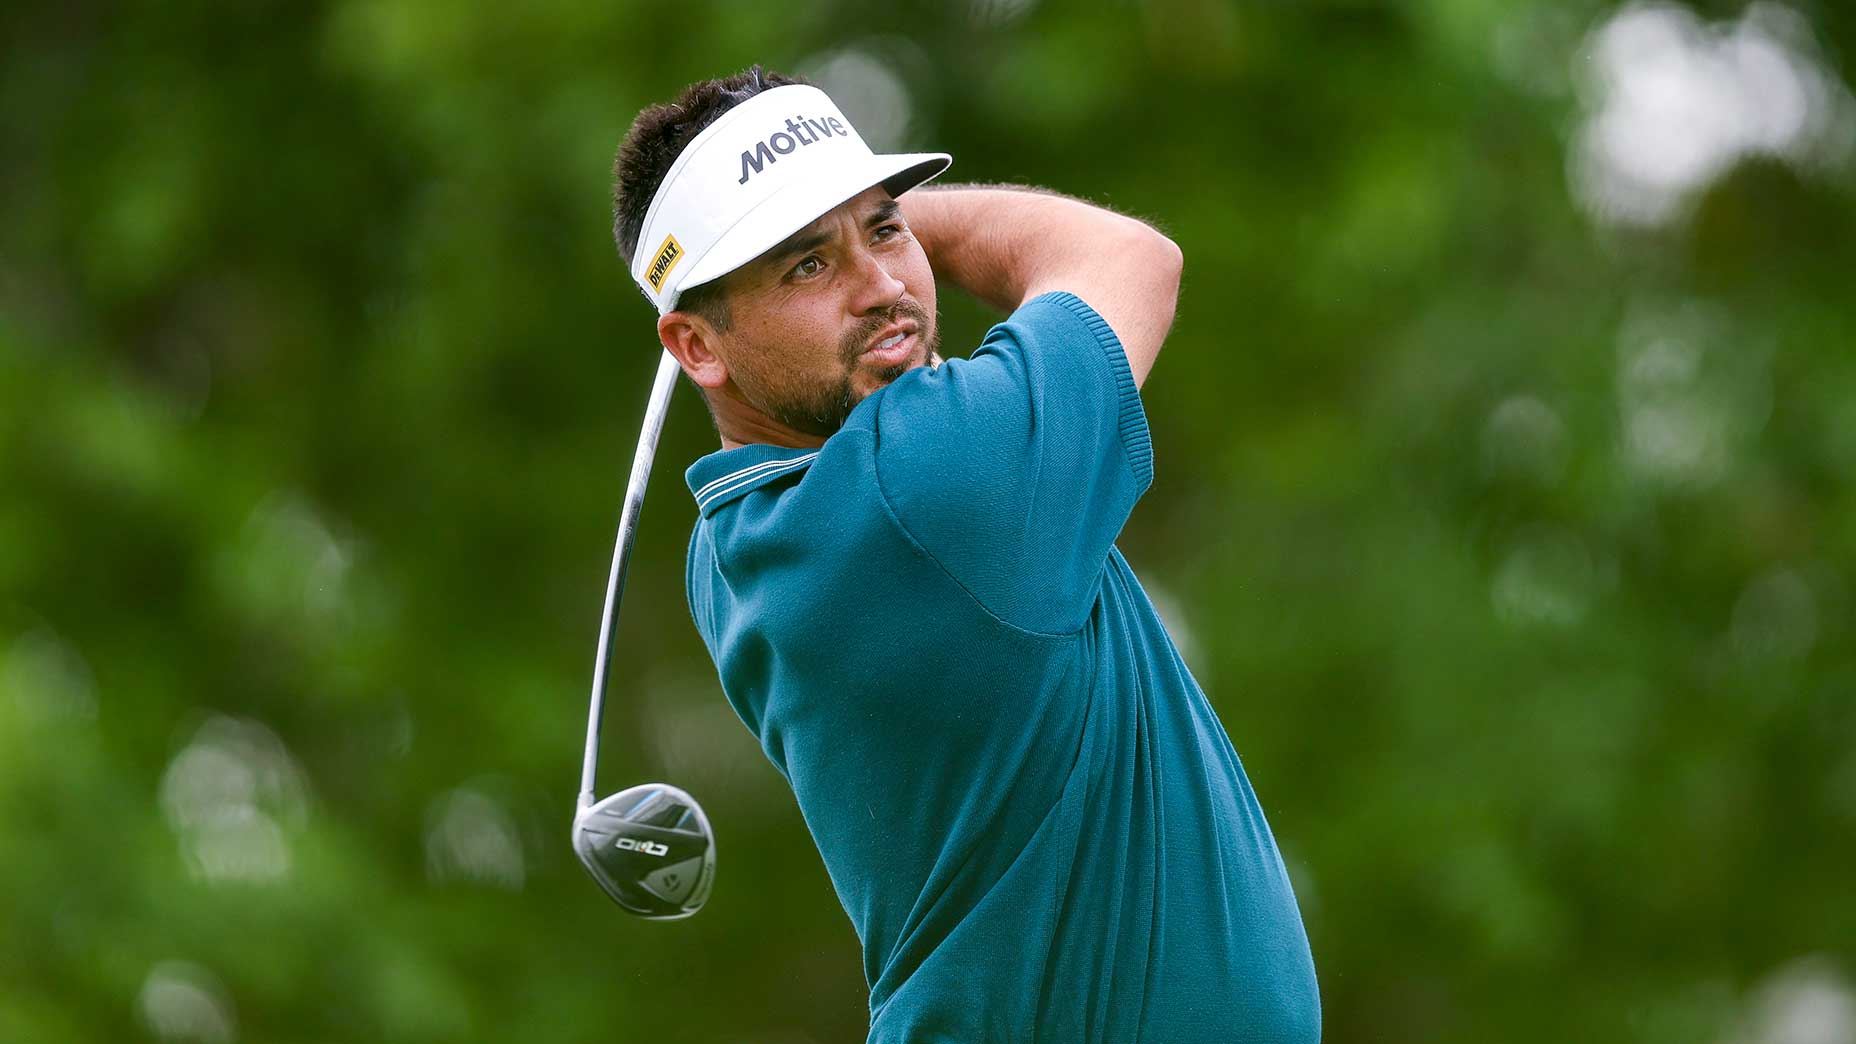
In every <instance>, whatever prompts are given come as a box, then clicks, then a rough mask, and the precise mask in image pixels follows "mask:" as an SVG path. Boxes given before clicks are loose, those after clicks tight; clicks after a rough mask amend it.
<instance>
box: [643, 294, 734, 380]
mask: <svg viewBox="0 0 1856 1044" xmlns="http://www.w3.org/2000/svg"><path fill="white" fill-rule="evenodd" d="M657 339H658V340H660V341H662V342H664V348H665V349H666V350H668V351H669V352H670V354H672V355H674V356H676V357H677V362H679V363H681V364H683V372H684V373H687V374H689V375H690V380H692V381H695V382H696V383H697V384H698V385H700V386H702V387H704V388H720V387H721V386H722V385H724V384H727V383H728V364H727V363H725V362H723V361H722V357H721V356H719V355H717V354H715V344H716V333H715V327H713V326H710V325H709V321H708V320H707V319H704V318H703V317H702V316H700V315H696V314H694V313H692V312H671V313H670V314H668V315H662V316H659V317H658V319H657Z"/></svg>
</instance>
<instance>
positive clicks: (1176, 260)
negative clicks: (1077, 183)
mask: <svg viewBox="0 0 1856 1044" xmlns="http://www.w3.org/2000/svg"><path fill="white" fill-rule="evenodd" d="M900 202H901V203H902V213H903V217H904V218H905V219H906V220H907V221H908V223H909V228H910V230H911V231H912V232H913V233H914V235H915V238H916V239H917V240H918V241H920V242H921V244H922V249H923V250H924V251H925V252H926V253H927V255H928V263H929V264H930V265H931V266H932V267H933V268H934V270H935V273H936V274H937V275H938V276H940V277H942V278H945V279H947V280H949V281H951V282H952V283H954V285H956V286H958V287H960V288H961V289H963V290H965V291H967V292H968V293H970V294H972V295H973V296H975V297H977V298H979V299H980V300H981V301H984V302H986V303H987V304H989V305H991V306H993V307H994V308H997V309H999V310H1000V311H1004V312H1010V311H1012V310H1014V309H1016V308H1017V307H1018V306H1019V305H1021V304H1023V303H1024V302H1026V301H1028V300H1030V299H1031V298H1033V297H1036V296H1038V295H1039V294H1042V293H1048V292H1050V291H1052V290H1067V291H1069V292H1070V293H1073V294H1075V295H1076V296H1078V297H1080V298H1082V299H1083V300H1084V301H1086V302H1088V303H1089V305H1090V307H1092V308H1094V309H1095V310H1096V312H1097V313H1099V314H1100V315H1101V316H1102V318H1103V319H1105V320H1107V321H1108V325H1109V328H1110V329H1112V330H1114V331H1115V336H1116V337H1118V338H1120V340H1121V347H1122V351H1123V352H1125V353H1126V354H1127V357H1128V367H1129V369H1131V370H1133V371H1134V383H1135V384H1136V386H1139V385H1140V384H1141V383H1142V382H1143V381H1145V380H1146V379H1147V372H1148V371H1149V370H1151V369H1152V368H1153V365H1154V358H1155V357H1156V356H1158V355H1159V354H1160V346H1161V344H1162V343H1163V342H1164V341H1165V340H1166V334H1167V330H1168V329H1170V328H1171V327H1172V325H1173V310H1174V307H1175V306H1176V305H1177V303H1178V300H1179V272H1180V266H1181V263H1182V258H1181V255H1180V252H1179V247H1178V246H1176V245H1175V244H1174V243H1173V241H1172V240H1170V239H1168V238H1167V237H1166V236H1163V235H1161V234H1160V233H1159V232H1158V231H1156V230H1155V229H1154V228H1153V227H1151V226H1149V225H1147V224H1145V223H1143V222H1140V221H1136V220H1135V219H1133V218H1130V217H1123V216H1122V215H1120V214H1116V213H1114V212H1112V211H1108V210H1104V209H1102V208H1100V207H1096V206H1092V205H1090V204H1088V203H1084V202H1082V201H1081V200H1076V199H1071V198H1069V197H1067V196H1060V195H1057V194H1055V193H1052V192H1046V191H1044V190H1042V189H1024V188H1015V187H1008V186H981V185H950V186H932V185H931V186H927V187H924V188H919V189H916V190H914V191H912V192H907V193H904V194H903V196H902V198H901V200H900Z"/></svg>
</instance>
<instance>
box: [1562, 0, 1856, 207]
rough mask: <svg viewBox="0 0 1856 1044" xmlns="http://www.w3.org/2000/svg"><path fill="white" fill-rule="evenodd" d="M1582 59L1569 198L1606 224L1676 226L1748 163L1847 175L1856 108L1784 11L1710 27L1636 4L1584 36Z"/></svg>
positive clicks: (1675, 10)
mask: <svg viewBox="0 0 1856 1044" xmlns="http://www.w3.org/2000/svg"><path fill="white" fill-rule="evenodd" d="M1579 62H1580V66H1579V70H1578V71H1579V76H1578V80H1579V83H1578V86H1579V88H1580V93H1581V96H1582V97H1583V98H1584V100H1585V107H1586V110H1587V112H1586V117H1585V120H1584V122H1583V124H1582V125H1581V126H1580V128H1579V130H1578V132H1577V135H1576V139H1575V142H1574V146H1573V151H1572V156H1571V163H1572V170H1571V176H1572V183H1573V190H1574V192H1575V194H1576V195H1577V196H1578V197H1579V199H1580V202H1581V203H1583V204H1584V206H1585V207H1586V208H1587V209H1588V210H1589V211H1590V212H1591V213H1592V214H1593V215H1594V216H1595V217H1597V218H1598V219H1599V220H1601V221H1603V222H1606V223H1611V224H1622V225H1660V224H1665V223H1667V222H1670V221H1672V220H1674V219H1676V218H1678V217H1681V216H1682V215H1683V214H1684V213H1685V212H1686V209H1687V207H1688V205H1689V204H1690V203H1692V202H1693V199H1694V197H1695V195H1696V194H1697V193H1699V192H1700V191H1701V190H1703V189H1705V188H1706V187H1707V186H1708V185H1709V184H1711V183H1712V182H1713V181H1714V180H1715V179H1716V178H1719V177H1720V176H1721V175H1723V174H1725V173H1727V172H1728V171H1729V170H1731V169H1732V168H1733V167H1734V166H1735V164H1737V163H1739V162H1740V161H1741V160H1742V159H1744V158H1746V157H1748V156H1753V155H1766V156H1773V157H1776V158H1779V159H1781V160H1784V161H1786V162H1788V163H1790V164H1791V165H1793V166H1794V167H1796V168H1798V169H1800V170H1805V171H1817V170H1827V169H1835V168H1840V167H1844V166H1846V165H1847V164H1848V162H1849V160H1850V157H1851V154H1852V149H1853V147H1856V100H1853V99H1852V97H1851V95H1850V91H1849V89H1848V88H1847V87H1846V86H1844V84H1843V82H1842V81H1841V80H1840V79H1838V77H1837V76H1836V74H1835V73H1834V72H1833V71H1832V70H1831V69H1830V68H1829V67H1828V65H1827V63H1826V62H1825V61H1824V59H1823V57H1822V52H1821V50H1820V48H1819V47H1818V45H1817V43H1816V40H1815V39H1814V37H1813V35H1812V32H1811V28H1810V25H1809V23H1807V22H1806V21H1805V19H1804V18H1803V16H1801V15H1799V14H1798V13H1797V12H1795V11H1793V10H1792V9H1790V8H1788V7H1783V6H1780V5H1778V4H1773V3H1756V4H1753V5H1752V6H1750V7H1748V8H1747V9H1746V11H1745V12H1744V13H1743V14H1742V15H1741V17H1740V18H1739V20H1737V21H1734V22H1731V23H1714V24H1707V23H1703V22H1702V21H1701V20H1700V19H1698V18H1697V17H1696V16H1695V14H1694V13H1693V12H1691V11H1690V10H1689V9H1687V8H1686V7H1679V6H1675V5H1671V4H1634V5H1632V6H1630V7H1626V8H1625V9H1624V10H1622V11H1620V12H1618V13H1617V14H1616V15H1614V16H1612V17H1611V18H1610V19H1609V20H1608V21H1606V22H1605V23H1604V24H1602V25H1601V26H1599V27H1598V29H1597V30H1595V31H1594V32H1593V33H1592V35H1591V36H1590V37H1589V38H1588V39H1587V41H1586V47H1585V48H1584V50H1583V51H1582V53H1581V55H1580V57H1579Z"/></svg>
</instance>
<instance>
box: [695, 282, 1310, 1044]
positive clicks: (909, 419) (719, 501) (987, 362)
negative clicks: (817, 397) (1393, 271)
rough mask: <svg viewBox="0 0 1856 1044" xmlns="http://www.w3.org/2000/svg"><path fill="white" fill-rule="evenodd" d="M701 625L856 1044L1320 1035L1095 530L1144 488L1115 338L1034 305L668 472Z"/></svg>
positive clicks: (1133, 397) (1252, 826)
mask: <svg viewBox="0 0 1856 1044" xmlns="http://www.w3.org/2000/svg"><path fill="white" fill-rule="evenodd" d="M687 477H688V480H689V485H690V489H691V491H692V492H694V494H695V496H696V503H697V505H698V508H699V510H700V518H699V519H698V521H697V523H696V529H695V532H694V533H693V534H692V536H691V538H690V550H689V564H688V574H687V582H688V590H689V600H690V609H691V613H692V615H693V616H694V617H695V620H696V627H697V629H698V630H699V631H701V633H702V637H703V640H704V642H705V643H707V645H708V647H709V652H710V654H711V655H712V656H713V657H714V658H715V664H716V670H717V672H718V673H719V675H720V677H721V682H722V690H723V692H724V693H725V694H726V695H727V698H728V701H729V703H730V704H731V705H732V706H733V707H734V709H735V712H736V713H737V714H738V715H739V716H740V718H741V720H742V722H743V723H745V724H746V725H747V727H748V729H749V730H751V731H752V732H753V733H754V735H755V736H756V737H757V738H758V739H759V741H760V744H761V748H762V749H763V750H764V751H765V752H766V755H767V758H768V760H770V761H771V762H772V763H773V765H774V767H775V768H777V769H778V770H779V771H780V774H781V775H783V776H784V777H785V778H786V780H787V782H788V783H789V784H791V786H792V789H793V795H794V796H795V797H796V798H797V799H798V804H799V810H800V812H801V814H802V815H803V816H804V817H805V822H806V826H807V827H808V828H809V829H810V831H811V833H812V838H813V840H814V841H815V842H816V843H817V845H818V850H819V854H820V856H822V857H823V859H824V862H825V869H826V871H827V872H828V873H829V874H830V876H831V882H832V885H833V887H834V888H836V890H837V893H838V898H839V900H840V901H841V902H842V903H843V904H844V910H845V912H846V913H847V914H849V915H850V919H851V924H852V925H853V926H854V927H855V928H856V930H857V937H858V939H859V940H861V941H862V943H863V958H864V975H865V978H866V980H867V982H868V984H869V987H870V1036H869V1039H870V1041H872V1042H882V1044H903V1042H910V1044H915V1042H931V1041H932V1042H954V1041H959V1042H963V1044H970V1042H979V1041H986V1042H1006V1041H1011V1042H1017V1041H1025V1042H1030V1041H1039V1042H1050V1044H1078V1042H1087V1041H1097V1042H1103V1044H1132V1042H1137V1041H1147V1042H1152V1044H1195V1042H1205V1044H1213V1042H1216V1044H1232V1042H1265V1041H1268V1042H1271V1044H1276V1042H1293V1044H1301V1042H1311V1044H1312V1042H1314V1041H1317V1040H1318V1039H1319V1038H1320V1024H1321V1016H1320V1002H1319V997H1318V994H1317V992H1316V986H1315V972H1314V964H1313V961H1312V959H1311V958H1310V955H1309V949H1308V939H1307V936H1306V934H1305V933H1304V931H1303V928H1302V919H1301V915H1300V912H1299V911H1298V910H1297V908H1296V903H1295V896H1294V893H1293V892H1292V891H1291V890H1290V886H1289V878H1288V874H1287V873H1286V872H1285V871H1284V869H1283V862H1282V857H1281V856H1280V855H1279V854H1278V853H1277V850H1276V844H1275V841H1274V839H1273V838H1272V837H1271V835H1270V828H1269V824H1268V823H1267V822H1265V820H1264V817H1263V810H1262V809H1261V808H1260V807H1258V804H1257V799H1256V796H1255V795H1254V794H1253V793H1252V792H1251V788H1250V783H1249V780H1248V779H1246V778H1245V775H1244V768H1243V765H1242V764H1241V763H1240V762H1239V760H1238V757H1237V753H1236V751H1235V750H1234V749H1233V748H1232V746H1231V741H1230V739H1229V738H1228V737H1227V736H1226V734H1225V730H1224V727H1223V726H1222V725H1221V724H1220V723H1219V720H1218V716H1217V715H1216V714H1215V713H1214V712H1213V710H1212V707H1211V704H1210V703H1208V702H1207V701H1206V698H1205V694H1204V693H1203V692H1202V691H1201V690H1200V688H1199V686H1198V683H1197V682H1196V681H1194V680H1193V677H1192V674H1191V672H1190V671H1188V670H1187V669H1186V665H1185V663H1184V662H1183V661H1182V660H1181V659H1180V656H1179V651H1178V650H1177V649H1176V648H1175V647H1174V645H1173V642H1172V640H1171V639H1170V638H1169V637H1168V635H1167V632H1166V628H1165V627H1164V626H1162V624H1161V622H1160V618H1159V616H1158V615H1157V614H1156V613H1155V612H1154V607H1153V603H1152V602H1151V601H1149V600H1148V597H1147V595H1146V593H1145V592H1143V591H1142V590H1141V585H1140V583H1139V582H1138V581H1137V580H1136V579H1135V577H1134V573H1133V571H1132V570H1130V569H1129V568H1128V563H1127V561H1126V560H1125V559H1123V558H1122V556H1121V553H1120V552H1119V551H1118V550H1116V548H1115V544H1114V542H1115V538H1116V536H1117V535H1118V534H1119V533H1120V531H1121V527H1122V524H1123V523H1124V522H1125V521H1126V520H1127V518H1128V514H1129V512H1130V511H1132V510H1133V508H1134V504H1135V501H1137V500H1138V499H1139V498H1140V496H1141V494H1142V493H1143V492H1145V491H1146V489H1147V487H1148V485H1149V484H1150V483H1151V482H1152V479H1153V455H1152V448H1151V444H1150V443H1149V441H1148V432H1147V420H1146V416H1145V414H1144V413H1143V411H1142V409H1141V401H1140V395H1139V392H1138V390H1137V389H1136V387H1135V384H1134V378H1133V374H1132V373H1131V372H1130V371H1129V369H1128V362H1127V357H1126V356H1125V355H1124V354H1123V352H1122V348H1121V344H1120V342H1119V341H1118V340H1117V339H1116V337H1115V334H1114V332H1113V331H1112V330H1110V328H1109V325H1108V324H1107V323H1106V322H1105V321H1103V319H1102V317H1101V316H1099V315H1097V314H1096V312H1095V311H1094V310H1093V309H1091V308H1090V307H1089V306H1088V305H1087V304H1085V303H1083V301H1082V300H1080V299H1079V298H1077V297H1075V296H1074V295H1071V294H1065V293H1053V294H1045V295H1042V296H1040V297H1037V298H1035V299H1033V300H1031V301H1029V302H1027V303H1026V304H1025V305H1023V306H1022V307H1020V308H1019V309H1018V310H1017V311H1016V312H1014V313H1013V314H1012V315H1011V317H1010V318H1008V319H1007V320H1006V321H1005V322H1003V323H1000V324H999V325H997V326H995V327H993V329H992V330H991V331H990V332H989V333H988V334H987V336H986V340H985V343H984V344H982V345H981V346H980V348H979V349H978V350H977V351H975V352H974V353H973V355H972V357H971V358H970V359H949V360H947V361H946V362H945V363H943V364H942V365H940V366H939V367H936V368H932V369H931V368H928V367H920V368H917V369H915V370H911V371H910V372H908V373H907V374H905V375H903V376H902V377H901V378H899V379H897V380H896V381H894V382H893V383H891V384H890V385H888V386H887V387H885V388H883V389H882V390H880V391H878V392H876V393H875V394H872V395H871V396H869V397H868V398H866V399H865V400H864V401H863V402H861V403H859V404H858V406H857V408H856V409H855V410H854V411H852V413H851V416H850V417H849V419H848V420H847V421H846V422H845V425H844V427H843V428H842V429H841V430H840V431H838V432H837V433H836V434H834V435H833V436H832V437H831V438H830V439H828V440H827V441H826V442H825V444H824V446H822V447H820V448H818V449H816V450H796V449H791V448H784V447H779V446H760V445H756V446H743V447H740V448H738V449H733V450H725V451H722V452H718V453H714V454H711V455H709V456H707V457H704V458H703V459H701V460H699V461H697V462H696V464H695V465H694V466H692V467H691V468H690V469H689V473H688V476H687Z"/></svg>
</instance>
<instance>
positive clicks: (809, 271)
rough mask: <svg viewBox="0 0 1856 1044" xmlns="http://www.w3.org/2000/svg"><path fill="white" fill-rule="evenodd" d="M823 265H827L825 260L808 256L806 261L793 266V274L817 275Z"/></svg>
mask: <svg viewBox="0 0 1856 1044" xmlns="http://www.w3.org/2000/svg"><path fill="white" fill-rule="evenodd" d="M823 267H825V262H823V261H820V260H819V259H818V258H817V257H808V258H806V259H805V260H804V261H801V262H799V263H798V264H796V265H794V266H793V274H794V275H796V276H810V275H816V274H818V270H819V269H821V268H823Z"/></svg>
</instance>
